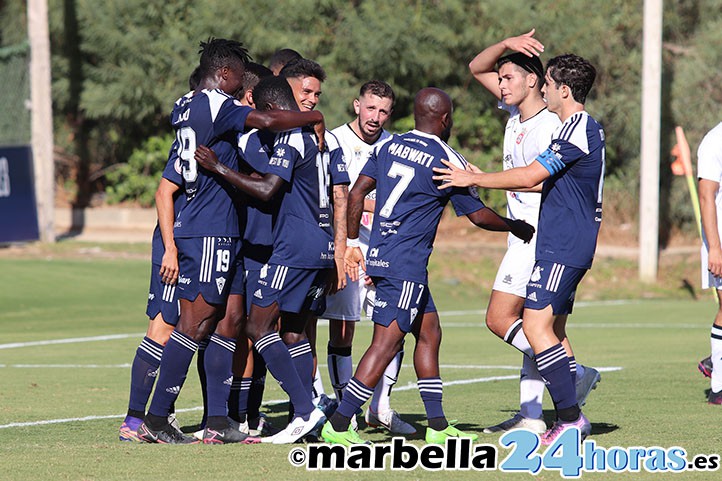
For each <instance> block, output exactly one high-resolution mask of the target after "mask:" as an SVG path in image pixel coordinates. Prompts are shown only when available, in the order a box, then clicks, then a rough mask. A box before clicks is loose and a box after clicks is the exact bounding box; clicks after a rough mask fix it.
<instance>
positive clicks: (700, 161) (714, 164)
mask: <svg viewBox="0 0 722 481" xmlns="http://www.w3.org/2000/svg"><path fill="white" fill-rule="evenodd" d="M697 177H698V178H700V179H705V180H711V181H713V182H718V183H719V184H720V188H718V189H717V195H716V196H715V205H716V206H717V228H718V229H719V231H720V232H719V234H720V237H721V238H722V221H721V220H722V122H721V123H719V124H717V125H716V126H715V127H714V128H713V129H712V130H710V131H709V132H707V134H706V135H705V136H704V138H703V139H702V142H701V143H700V144H699V148H698V149H697ZM702 242H703V244H702V256H701V258H702V288H708V287H716V288H717V289H720V288H722V278H721V277H715V276H713V275H712V274H711V273H709V272H708V271H707V259H708V257H707V253H708V246H707V236H706V235H705V234H704V232H702Z"/></svg>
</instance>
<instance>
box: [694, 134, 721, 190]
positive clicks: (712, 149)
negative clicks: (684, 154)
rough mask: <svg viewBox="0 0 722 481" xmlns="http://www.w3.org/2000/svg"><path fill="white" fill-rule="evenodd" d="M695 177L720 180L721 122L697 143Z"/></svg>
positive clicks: (714, 180)
mask: <svg viewBox="0 0 722 481" xmlns="http://www.w3.org/2000/svg"><path fill="white" fill-rule="evenodd" d="M697 177H698V178H700V179H706V180H711V181H713V182H722V124H720V125H719V126H717V127H716V128H714V129H713V130H711V131H710V132H708V133H707V135H705V136H704V138H703V139H702V142H701V143H700V144H699V148H698V149H697Z"/></svg>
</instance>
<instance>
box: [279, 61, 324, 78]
mask: <svg viewBox="0 0 722 481" xmlns="http://www.w3.org/2000/svg"><path fill="white" fill-rule="evenodd" d="M279 75H281V76H283V77H286V78H302V77H314V78H317V79H318V80H320V81H321V82H323V81H324V80H326V72H325V71H324V70H323V67H321V66H320V65H319V64H318V63H316V62H314V61H313V60H309V59H307V58H299V59H297V60H294V61H292V62H289V63H287V64H286V66H285V67H283V69H282V70H281V73H279Z"/></svg>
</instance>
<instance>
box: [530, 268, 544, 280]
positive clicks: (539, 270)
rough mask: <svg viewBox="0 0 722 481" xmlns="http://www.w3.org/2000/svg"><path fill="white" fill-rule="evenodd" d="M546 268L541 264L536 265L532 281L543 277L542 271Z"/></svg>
mask: <svg viewBox="0 0 722 481" xmlns="http://www.w3.org/2000/svg"><path fill="white" fill-rule="evenodd" d="M543 270H544V269H542V267H541V266H534V271H533V272H532V273H531V277H530V278H529V280H530V281H532V282H536V281H538V280H539V279H541V273H542V271H543Z"/></svg>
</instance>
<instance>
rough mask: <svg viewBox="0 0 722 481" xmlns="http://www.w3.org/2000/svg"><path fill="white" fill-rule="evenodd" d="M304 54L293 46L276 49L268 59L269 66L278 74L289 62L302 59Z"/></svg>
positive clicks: (274, 73)
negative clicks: (292, 47)
mask: <svg viewBox="0 0 722 481" xmlns="http://www.w3.org/2000/svg"><path fill="white" fill-rule="evenodd" d="M302 58H303V56H302V55H301V54H300V53H298V52H296V51H295V50H293V49H291V48H282V49H280V50H276V51H275V52H274V53H273V55H271V58H270V59H269V61H268V68H269V69H271V72H273V75H278V74H279V73H280V72H281V69H282V68H283V67H285V66H286V64H288V63H289V62H292V61H294V60H299V59H302Z"/></svg>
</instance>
